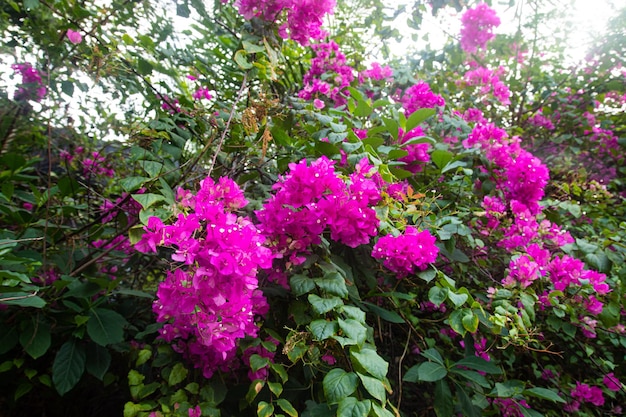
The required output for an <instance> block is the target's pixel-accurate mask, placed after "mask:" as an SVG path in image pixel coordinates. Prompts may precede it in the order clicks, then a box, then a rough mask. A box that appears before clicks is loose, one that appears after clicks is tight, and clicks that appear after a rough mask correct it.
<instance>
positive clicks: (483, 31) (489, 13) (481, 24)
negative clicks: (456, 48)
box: [461, 3, 500, 53]
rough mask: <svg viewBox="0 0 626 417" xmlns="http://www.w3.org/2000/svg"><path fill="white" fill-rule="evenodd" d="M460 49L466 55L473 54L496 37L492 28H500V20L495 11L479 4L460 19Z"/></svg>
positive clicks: (483, 4) (484, 4)
mask: <svg viewBox="0 0 626 417" xmlns="http://www.w3.org/2000/svg"><path fill="white" fill-rule="evenodd" d="M461 22H462V23H463V27H462V28H461V48H462V49H463V50H464V51H465V52H467V53H474V52H476V49H478V48H484V47H485V46H486V45H487V42H489V41H490V40H492V39H493V38H494V37H495V36H496V35H495V34H494V33H493V28H494V27H497V26H500V18H499V17H498V16H497V14H496V11H495V10H493V9H492V8H490V7H489V6H488V5H487V4H486V3H480V4H478V5H477V6H476V7H474V8H473V9H468V10H467V11H466V12H465V13H464V14H463V17H462V18H461Z"/></svg>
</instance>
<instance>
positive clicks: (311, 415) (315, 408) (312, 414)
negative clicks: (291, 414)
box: [302, 400, 393, 417]
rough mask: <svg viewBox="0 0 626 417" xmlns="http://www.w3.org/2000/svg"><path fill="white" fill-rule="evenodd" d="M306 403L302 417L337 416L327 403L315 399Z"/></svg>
mask: <svg viewBox="0 0 626 417" xmlns="http://www.w3.org/2000/svg"><path fill="white" fill-rule="evenodd" d="M305 404H306V409H305V410H304V412H303V413H302V417H337V415H336V413H335V411H334V410H333V409H332V408H330V407H329V406H328V404H326V403H322V404H318V403H316V402H315V401H313V400H306V402H305ZM392 417H393V416H392Z"/></svg>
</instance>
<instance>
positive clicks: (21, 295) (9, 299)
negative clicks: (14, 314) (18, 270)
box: [0, 292, 46, 308]
mask: <svg viewBox="0 0 626 417" xmlns="http://www.w3.org/2000/svg"><path fill="white" fill-rule="evenodd" d="M35 294H36V293H27V292H6V293H3V294H1V295H0V305H9V306H19V307H34V308H43V307H45V305H46V302H45V301H44V300H43V298H41V297H39V296H37V295H35Z"/></svg>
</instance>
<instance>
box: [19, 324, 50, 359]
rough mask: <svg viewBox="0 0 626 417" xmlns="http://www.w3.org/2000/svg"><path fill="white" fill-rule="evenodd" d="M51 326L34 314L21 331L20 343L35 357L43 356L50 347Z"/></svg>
mask: <svg viewBox="0 0 626 417" xmlns="http://www.w3.org/2000/svg"><path fill="white" fill-rule="evenodd" d="M50 343H51V337H50V326H49V325H48V324H46V323H44V322H42V321H40V320H38V318H37V316H32V317H31V320H28V321H27V323H26V326H25V328H24V329H23V330H22V331H21V333H20V344H21V345H22V347H23V348H24V350H25V351H26V353H28V354H29V355H30V356H31V357H32V358H33V359H37V358H39V357H41V356H43V355H44V354H45V353H46V352H47V351H48V349H49V348H50Z"/></svg>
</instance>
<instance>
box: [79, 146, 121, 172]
mask: <svg viewBox="0 0 626 417" xmlns="http://www.w3.org/2000/svg"><path fill="white" fill-rule="evenodd" d="M82 165H83V174H84V175H104V176H105V177H109V178H113V176H114V175H115V171H113V169H112V168H111V166H110V165H109V164H108V163H107V162H106V158H105V157H104V156H102V154H101V153H100V152H92V153H91V155H90V156H88V157H87V158H85V159H83V160H82Z"/></svg>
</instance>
